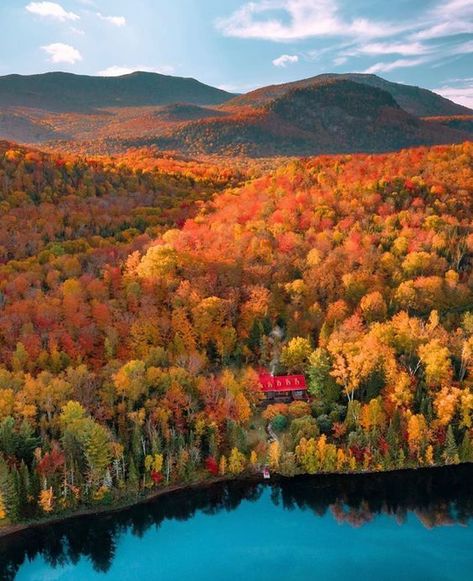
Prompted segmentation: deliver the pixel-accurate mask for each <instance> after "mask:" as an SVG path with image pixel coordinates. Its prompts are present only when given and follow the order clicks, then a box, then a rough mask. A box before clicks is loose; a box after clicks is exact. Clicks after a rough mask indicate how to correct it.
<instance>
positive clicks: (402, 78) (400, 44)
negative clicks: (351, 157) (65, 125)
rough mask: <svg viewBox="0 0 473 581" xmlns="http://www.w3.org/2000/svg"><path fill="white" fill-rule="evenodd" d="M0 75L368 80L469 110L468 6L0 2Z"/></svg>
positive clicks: (427, 1) (285, 0) (235, 85)
mask: <svg viewBox="0 0 473 581" xmlns="http://www.w3.org/2000/svg"><path fill="white" fill-rule="evenodd" d="M0 30H1V34H0V75H6V74H10V73H20V74H33V73H42V72H46V71H57V70H62V71H69V72H74V73H78V74H91V75H117V74H125V73H128V72H132V71H134V70H147V71H156V72H161V73H164V74H170V75H176V76H183V77H194V78H197V79H199V80H200V81H202V82H204V83H207V84H210V85H213V86H218V87H221V88H224V89H226V90H229V91H232V92H246V91H248V90H251V89H253V88H256V87H259V86H263V85H268V84H274V83H283V82H288V81H293V80H298V79H302V78H306V77H310V76H314V75H317V74H320V73H324V72H336V73H343V72H366V73H374V74H377V75H379V76H382V77H383V78H386V79H389V80H392V81H396V82H403V83H408V84H413V85H419V86H423V87H426V88H429V89H433V90H435V91H437V92H439V93H440V94H443V95H444V96H446V97H449V98H451V99H453V100H454V101H457V102H459V103H463V104H465V105H469V106H470V107H473V0H389V1H388V0H382V1H380V0H253V1H251V2H247V1H246V0H58V1H57V2H50V1H47V2H45V1H29V0H0Z"/></svg>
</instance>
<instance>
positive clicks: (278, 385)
mask: <svg viewBox="0 0 473 581" xmlns="http://www.w3.org/2000/svg"><path fill="white" fill-rule="evenodd" d="M258 378H259V383H260V386H261V391H262V392H263V395H264V397H265V402H266V403H289V402H291V401H298V400H306V399H307V384H306V381H305V377H304V376H303V375H272V374H271V373H268V372H267V371H260V373H259V375H258Z"/></svg>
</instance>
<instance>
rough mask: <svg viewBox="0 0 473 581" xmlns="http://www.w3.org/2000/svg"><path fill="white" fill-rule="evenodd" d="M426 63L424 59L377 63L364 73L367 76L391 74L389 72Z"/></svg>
mask: <svg viewBox="0 0 473 581" xmlns="http://www.w3.org/2000/svg"><path fill="white" fill-rule="evenodd" d="M425 62H426V59H424V58H417V59H397V60H395V61H392V62H390V63H384V62H381V63H376V64H374V65H372V66H371V67H368V68H367V69H366V70H364V71H363V72H364V73H366V74H375V73H389V71H394V70H395V69H404V68H406V67H416V66H418V65H422V64H424V63H425Z"/></svg>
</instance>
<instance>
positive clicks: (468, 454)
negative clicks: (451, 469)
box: [458, 431, 473, 462]
mask: <svg viewBox="0 0 473 581" xmlns="http://www.w3.org/2000/svg"><path fill="white" fill-rule="evenodd" d="M458 454H459V457H460V460H461V461H462V462H471V461H472V460H473V446H472V445H471V438H470V434H469V433H468V431H466V432H465V435H464V436H463V440H462V443H461V446H460V449H459V451H458Z"/></svg>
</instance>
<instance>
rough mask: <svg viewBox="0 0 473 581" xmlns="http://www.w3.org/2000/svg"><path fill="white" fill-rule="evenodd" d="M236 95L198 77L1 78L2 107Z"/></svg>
mask: <svg viewBox="0 0 473 581" xmlns="http://www.w3.org/2000/svg"><path fill="white" fill-rule="evenodd" d="M231 97H233V95H232V94H231V93H227V92H226V91H222V90H221V89H216V88H215V87H210V86H208V85H204V84H203V83H201V82H199V81H197V80H195V79H187V78H182V77H172V76H168V75H160V74H157V73H145V72H136V73H131V74H129V75H123V76H120V77H90V76H84V75H74V74H70V73H45V74H42V75H31V76H22V75H8V76H4V77H0V107H31V108H35V109H44V110H47V111H53V112H60V111H63V112H87V111H90V110H94V109H100V108H106V107H142V106H147V105H165V104H169V103H177V102H186V103H191V104H194V105H218V104H221V103H223V102H225V101H227V100H229V99H230V98H231Z"/></svg>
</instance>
